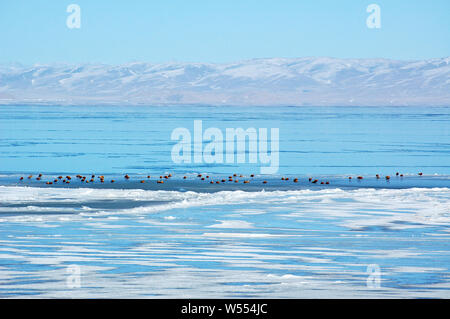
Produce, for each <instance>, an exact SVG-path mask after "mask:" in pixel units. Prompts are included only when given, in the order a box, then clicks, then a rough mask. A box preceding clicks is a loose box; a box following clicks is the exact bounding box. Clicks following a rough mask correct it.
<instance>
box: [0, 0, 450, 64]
mask: <svg viewBox="0 0 450 319" xmlns="http://www.w3.org/2000/svg"><path fill="white" fill-rule="evenodd" d="M71 3H75V4H78V5H79V6H80V7H81V28H80V29H69V28H68V27H67V26H66V19H67V17H68V15H69V13H67V12H66V8H67V6H68V5H69V4H71ZM371 3H376V4H378V5H379V6H380V8H381V28H380V29H369V28H367V26H366V19H367V17H368V15H369V13H367V12H366V7H367V6H368V5H369V4H371ZM0 41H1V42H0V43H1V44H0V63H7V62H20V63H24V64H33V63H60V62H69V63H99V62H101V63H111V64H117V63H126V62H131V61H146V62H155V63H159V62H168V61H187V62H229V61H237V60H242V59H251V58H266V57H304V56H331V57H339V58H376V57H383V58H394V59H426V58H433V57H444V56H450V1H448V0H431V1H426V0H422V1H417V0H395V1H393V0H389V1H380V0H372V1H359V0H340V1H336V0H315V1H301V0H295V1H294V0H292V1H288V0H285V1H283V0H280V1H274V0H272V1H266V0H241V1H233V0H227V1H219V0H209V1H206V0H192V1H186V0H172V1H170V0H168V1H138V0H136V1H111V0H109V1H105V0H70V1H64V0H53V1H50V0H41V1H24V0H15V1H1V2H0Z"/></svg>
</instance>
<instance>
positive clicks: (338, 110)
mask: <svg viewBox="0 0 450 319" xmlns="http://www.w3.org/2000/svg"><path fill="white" fill-rule="evenodd" d="M194 120H202V121H203V128H204V129H206V128H208V127H217V128H219V129H221V130H222V131H223V132H225V129H226V128H238V127H242V128H243V129H247V128H250V127H254V128H256V129H258V128H279V132H280V133H279V134H280V156H279V160H280V169H279V173H280V174H376V173H381V174H392V173H393V172H396V171H402V172H404V173H414V174H415V173H417V171H418V170H421V171H423V173H427V174H434V173H437V174H447V175H448V174H450V164H449V163H450V161H449V156H450V125H449V123H450V108H442V107H439V108H438V107H435V108H434V107H423V108H418V107H384V108H383V107H380V108H367V107H311V108H308V107H264V108H257V107H228V108H226V107H206V106H205V107H179V106H177V107H128V106H127V107H114V106H108V107H107V106H101V107H100V106H99V107H87V106H86V107H70V106H65V107H58V106H52V107H48V106H34V107H31V106H2V107H0V136H1V141H0V142H1V144H0V163H1V167H0V172H3V173H12V172H18V173H23V172H37V171H41V172H55V173H63V172H67V173H86V174H87V173H91V172H97V173H120V174H122V173H124V172H128V173H141V172H143V173H147V172H148V173H157V174H159V173H160V172H161V171H172V172H177V173H181V174H183V173H186V172H191V171H208V172H210V173H225V174H228V173H229V172H230V171H231V170H239V171H240V172H241V173H251V172H258V171H259V166H260V165H259V164H258V165H252V164H239V165H238V164H230V163H224V164H222V165H220V164H217V163H214V164H205V163H198V164H196V163H192V164H190V165H187V164H174V163H173V161H172V159H171V149H172V147H173V145H174V144H175V143H176V142H175V141H171V139H170V136H171V132H172V131H173V130H174V129H175V128H177V127H185V128H188V129H189V130H191V132H193V123H194Z"/></svg>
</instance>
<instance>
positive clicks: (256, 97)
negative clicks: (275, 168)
mask: <svg viewBox="0 0 450 319" xmlns="http://www.w3.org/2000/svg"><path fill="white" fill-rule="evenodd" d="M0 104H3V105H5V104H59V105H76V104H83V105H86V104H92V105H96V104H99V105H100V104H101V105H104V104H119V105H189V104H204V105H242V106H245V105H261V106H267V105H271V106H275V105H293V106H302V105H311V106H316V105H317V106H321V105H337V106H347V105H361V106H386V105H398V106H404V105H411V106H413V105H438V106H439V105H443V106H450V57H447V58H437V59H430V60H420V61H397V60H388V59H337V58H316V57H314V58H292V59H288V58H271V59H254V60H247V61H241V62H235V63H226V64H213V63H164V64H150V63H128V64H122V65H104V64H82V65H68V64H51V65H33V66H22V65H19V64H9V65H0Z"/></svg>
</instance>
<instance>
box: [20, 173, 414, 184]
mask: <svg viewBox="0 0 450 319" xmlns="http://www.w3.org/2000/svg"><path fill="white" fill-rule="evenodd" d="M395 175H396V176H397V177H400V178H402V177H403V174H400V173H398V172H397V173H395ZM418 175H419V176H422V175H423V174H422V173H421V172H420V173H418ZM75 177H76V178H77V180H79V181H80V182H81V183H86V184H89V183H94V182H95V181H96V178H97V181H98V182H100V183H105V176H103V175H99V176H95V175H94V174H92V175H91V176H90V178H89V177H87V176H83V175H80V174H77V175H76V176H75ZM171 177H172V174H168V175H160V176H159V179H156V183H158V184H164V181H165V180H166V181H167V180H169V179H170V178H171ZM249 177H250V178H248V177H247V178H245V177H244V175H242V174H240V175H238V174H233V175H230V176H228V179H227V178H219V179H217V180H214V179H213V178H212V177H211V176H209V175H206V174H197V178H198V179H199V180H201V181H206V182H209V183H210V184H221V183H227V182H232V183H239V182H240V180H239V178H243V180H242V183H243V184H249V183H250V182H251V181H253V178H254V177H255V175H254V174H251V175H249ZM375 177H376V179H380V178H381V176H380V175H379V174H376V175H375ZM32 178H33V175H29V176H28V179H32ZM42 178H43V175H42V174H39V175H38V176H37V177H36V180H37V181H40V180H42ZM130 178H131V177H130V176H129V175H128V174H125V176H124V179H125V180H130ZM187 178H188V177H187V176H183V179H185V180H186V179H187ZM352 178H353V177H352V176H349V177H348V179H349V180H352ZM384 178H385V179H386V181H389V180H390V179H391V176H390V175H386V176H384ZM356 179H357V180H362V179H364V177H363V176H357V177H356ZM19 180H20V181H23V180H24V177H23V176H22V177H20V179H19ZM150 180H151V176H150V175H147V179H140V180H139V182H140V183H141V184H144V183H146V182H148V181H150ZM281 180H282V181H289V180H291V179H290V178H289V177H281ZM71 181H72V177H71V176H69V175H67V176H62V175H60V176H58V177H56V178H53V177H52V178H51V179H50V180H47V181H46V182H45V184H46V185H53V184H58V183H59V184H70V183H71ZM292 181H293V182H294V183H298V182H299V179H298V178H293V179H292ZM109 182H110V183H115V182H116V180H114V179H111V180H110V181H109ZM308 182H310V183H312V184H321V185H329V184H330V182H329V181H319V180H318V179H313V178H312V177H309V178H308ZM262 183H263V184H267V183H268V182H267V180H263V181H262Z"/></svg>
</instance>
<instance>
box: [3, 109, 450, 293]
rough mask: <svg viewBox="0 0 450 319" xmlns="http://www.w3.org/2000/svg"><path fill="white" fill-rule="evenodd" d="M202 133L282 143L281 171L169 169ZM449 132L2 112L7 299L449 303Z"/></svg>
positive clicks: (217, 118)
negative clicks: (198, 125) (251, 131)
mask: <svg viewBox="0 0 450 319" xmlns="http://www.w3.org/2000/svg"><path fill="white" fill-rule="evenodd" d="M194 120H202V121H203V128H204V129H206V128H208V127H217V128H219V129H220V130H222V131H223V132H225V130H226V128H237V127H242V128H244V129H246V128H249V127H254V128H256V129H258V128H279V136H280V154H279V162H280V168H279V172H278V173H277V174H275V175H273V176H267V175H265V176H261V175H260V174H259V167H260V164H259V163H257V164H245V163H244V164H237V163H233V164H230V163H224V164H221V163H214V164H205V163H192V164H175V163H174V162H173V161H172V158H171V149H172V147H173V145H174V144H175V141H171V139H170V136H171V132H172V131H173V130H174V129H175V128H177V127H185V128H188V129H189V130H191V131H193V123H194ZM449 129H450V108H437V107H436V108H435V107H423V108H418V107H415V108H397V107H385V108H364V107H320V108H313V107H311V108H309V107H299V108H297V107H276V108H275V107H264V108H256V107H243V108H238V107H229V108H225V107H206V106H195V107H194V106H191V107H116V106H115V107H112V106H111V107H106V106H102V107H87V106H86V107H79V106H78V107H58V106H51V107H50V106H1V107H0V297H2V298H14V297H31V298H33V297H44V298H45V297H89V298H91V297H123V298H131V297H138V298H146V297H148V298H159V297H162V298H179V297H186V298H188V297H203V298H205V297H208V298H211V297H218V298H220V297H259V298H271V297H272V298H315V297H317V298H321V297H328V298H330V297H331V298H341V297H350V298H360V297H368V298H377V297H387V298H390V297H416V298H417V297H420V298H422V297H423V298H427V297H442V298H449V297H450V280H449V268H450V244H449V243H450V241H449V239H450V232H449V225H450V179H449V175H450V168H449V167H450V165H449V163H450V161H449V159H450V147H449V146H450V138H449V137H450V136H449V135H450V130H449ZM396 172H399V173H401V174H403V175H404V176H403V177H400V176H396V174H395V173H396ZM418 172H422V173H423V175H422V176H418V174H417V173H418ZM38 173H41V174H43V176H42V180H40V181H37V180H36V179H35V178H36V176H37V175H36V174H38ZM125 173H127V174H129V175H130V177H131V178H130V180H125V179H124V178H123V174H125ZM168 173H171V174H173V177H171V178H168V179H163V180H164V181H165V183H164V184H157V183H156V180H157V179H159V175H164V174H168ZM198 173H201V174H202V176H206V175H210V177H209V178H207V179H206V180H205V181H202V180H201V179H200V178H199V177H197V174H198ZM232 173H236V174H237V176H236V177H233V180H239V182H234V181H233V182H228V176H229V175H231V174H232ZM29 174H32V175H33V177H32V178H31V179H28V178H27V176H28V175H29ZM59 174H61V175H63V176H65V175H71V176H72V180H71V184H62V183H61V181H60V180H58V182H57V183H56V184H52V185H46V184H45V183H44V182H45V181H53V180H54V179H55V178H56V179H57V176H58V175H59ZM75 174H82V175H88V174H89V175H88V176H89V177H88V179H89V178H90V174H95V175H96V176H95V182H94V183H89V184H86V183H84V182H83V183H82V182H81V181H80V180H79V179H78V178H75V177H74V175H75ZM101 174H103V175H105V183H101V182H100V181H99V179H98V175H101ZM241 174H242V177H241V176H240V175H241ZM250 174H255V176H254V177H250ZM375 174H380V176H381V178H380V179H377V178H375ZM147 175H151V178H150V179H148V178H147ZM358 175H361V176H363V179H361V180H358V179H357V178H356V176H358ZM385 175H390V176H391V179H390V180H386V179H385V178H384V177H385ZM20 176H23V177H25V178H24V180H23V181H19V177H20ZM183 176H186V179H183ZM281 176H283V177H284V176H288V177H289V178H290V179H289V181H282V180H281V179H280V177H281ZM348 176H352V177H353V179H352V180H349V179H348ZM295 177H298V178H299V181H298V183H295V182H293V178H295ZM309 177H312V178H314V179H315V178H317V179H318V181H319V182H318V183H316V184H312V183H311V182H310V181H309V180H308V178H309ZM111 179H115V181H116V182H115V183H111V182H110V180H111ZM221 179H226V180H227V181H226V182H225V183H221V184H210V183H209V181H210V180H214V181H219V180H220V181H221ZM141 180H143V181H144V183H140V181H141ZM243 180H248V181H249V183H248V184H243ZM264 180H266V181H267V182H268V183H267V184H263V183H262V182H263V181H264ZM322 181H328V182H329V184H320V183H321V182H322ZM374 269H375V270H377V271H376V272H375V273H374V272H373V270H374ZM74 274H75V275H76V276H75V277H74ZM78 274H79V276H78ZM74 278H79V281H76V282H77V283H78V284H77V285H73V279H74Z"/></svg>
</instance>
